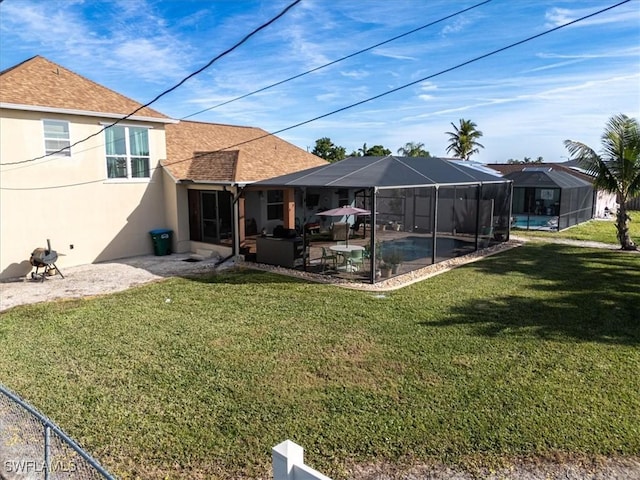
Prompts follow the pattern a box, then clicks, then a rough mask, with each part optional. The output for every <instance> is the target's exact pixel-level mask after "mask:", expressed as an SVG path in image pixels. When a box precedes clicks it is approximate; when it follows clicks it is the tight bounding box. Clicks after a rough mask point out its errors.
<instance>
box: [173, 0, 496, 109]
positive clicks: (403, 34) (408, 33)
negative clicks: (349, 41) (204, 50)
mask: <svg viewBox="0 0 640 480" xmlns="http://www.w3.org/2000/svg"><path fill="white" fill-rule="evenodd" d="M491 1H492V0H485V1H484V2H480V3H477V4H476V5H473V6H471V7H469V8H465V9H464V10H459V11H457V12H455V13H452V14H451V15H447V16H446V17H442V18H440V19H439V20H435V21H433V22H430V23H427V24H425V25H422V26H421V27H417V28H414V29H413V30H410V31H408V32H405V33H402V34H400V35H397V36H395V37H393V38H390V39H388V40H385V41H383V42H380V43H376V44H375V45H371V46H370V47H367V48H363V49H362V50H358V51H357V52H354V53H351V54H349V55H346V56H344V57H341V58H338V59H337V60H333V61H332V62H329V63H325V64H324V65H321V66H319V67H315V68H312V69H311V70H307V71H306V72H303V73H299V74H297V75H294V76H293V77H289V78H287V79H285V80H280V81H279V82H276V83H272V84H271V85H267V86H266V87H262V88H259V89H258V90H254V91H253V92H249V93H245V94H244V95H240V96H239V97H235V98H232V99H231V100H227V101H226V102H222V103H219V104H217V105H214V106H213V107H208V108H205V109H203V110H199V111H197V112H195V113H192V114H190V115H187V116H186V117H182V118H181V119H180V120H186V119H187V118H191V117H195V116H196V115H200V114H201V113H204V112H208V111H209V110H213V109H214V108H218V107H222V106H223V105H228V104H230V103H233V102H236V101H238V100H242V99H243V98H247V97H250V96H251V95H255V94H256V93H261V92H264V91H265V90H269V89H271V88H273V87H277V86H278V85H282V84H283V83H287V82H290V81H291V80H295V79H297V78H300V77H304V76H305V75H308V74H310V73H314V72H317V71H318V70H322V69H323V68H326V67H330V66H331V65H335V64H336V63H339V62H342V61H343V60H347V59H349V58H352V57H355V56H356V55H360V54H361V53H365V52H368V51H369V50H373V49H374V48H377V47H380V46H382V45H385V44H387V43H391V42H393V41H395V40H398V39H399V38H402V37H406V36H408V35H411V34H413V33H416V32H418V31H420V30H424V29H425V28H427V27H431V26H433V25H435V24H437V23H441V22H444V21H445V20H449V19H450V18H453V17H455V16H457V15H461V14H463V13H465V12H468V11H469V10H473V9H474V8H478V7H480V6H482V5H485V4H487V3H489V2H491Z"/></svg>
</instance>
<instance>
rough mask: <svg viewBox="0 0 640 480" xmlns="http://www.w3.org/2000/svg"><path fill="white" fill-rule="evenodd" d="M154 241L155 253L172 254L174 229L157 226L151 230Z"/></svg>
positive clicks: (150, 233)
mask: <svg viewBox="0 0 640 480" xmlns="http://www.w3.org/2000/svg"><path fill="white" fill-rule="evenodd" d="M149 235H151V241H152V242H153V253H154V254H155V255H158V256H160V255H171V239H172V237H173V231H172V230H168V229H166V228H156V229H155V230H151V231H150V232H149Z"/></svg>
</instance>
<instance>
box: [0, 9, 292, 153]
mask: <svg viewBox="0 0 640 480" xmlns="http://www.w3.org/2000/svg"><path fill="white" fill-rule="evenodd" d="M301 1H302V0H295V1H294V2H293V3H291V4H290V5H288V6H287V7H286V8H285V9H284V10H282V11H281V12H280V13H279V14H278V15H276V16H275V17H273V18H272V19H271V20H269V21H268V22H266V23H263V24H262V25H260V26H259V27H258V28H256V29H254V30H253V31H251V32H250V33H248V34H247V35H245V37H244V38H243V39H242V40H240V41H239V42H238V43H236V44H235V45H233V46H232V47H230V48H228V49H227V50H225V51H224V52H222V53H220V54H219V55H217V56H216V57H214V58H212V59H211V60H210V61H209V63H207V64H206V65H204V66H203V67H201V68H199V69H198V70H196V71H195V72H193V73H191V74H189V75H187V76H186V77H185V78H183V79H182V80H180V81H179V82H178V83H177V84H175V85H174V86H173V87H171V88H168V89H167V90H165V91H164V92H162V93H160V94H159V95H157V96H156V97H155V98H154V99H153V100H151V101H150V102H147V103H145V104H144V105H141V106H139V107H138V108H136V109H135V110H134V111H133V112H131V113H129V114H127V115H125V116H124V117H122V118H119V119H118V120H116V121H115V122H113V123H111V124H109V125H107V126H105V127H104V128H102V129H100V130H98V131H97V132H96V133H93V134H91V135H89V136H88V137H85V138H83V139H82V140H78V141H77V142H75V143H73V144H71V145H69V146H68V147H64V148H61V149H60V150H56V151H55V152H50V153H47V154H45V155H41V156H39V157H35V158H30V159H28V160H21V161H19V162H7V163H0V165H17V164H20V163H28V162H35V161H36V160H40V159H42V158H46V157H49V156H51V155H55V154H57V153H61V152H63V151H65V150H69V149H71V148H72V147H75V146H76V145H79V144H81V143H84V142H86V141H87V140H89V139H90V138H93V137H95V136H97V135H100V134H101V133H102V132H104V131H105V130H106V129H107V128H111V127H113V126H114V125H117V124H118V123H120V122H122V121H124V120H126V119H127V118H130V117H132V116H133V115H135V114H136V113H138V112H139V111H140V110H142V109H143V108H147V107H148V106H149V105H151V104H153V103H155V102H157V101H158V100H159V99H160V98H162V97H164V96H165V95H167V94H168V93H171V92H173V91H174V90H175V89H176V88H178V87H180V86H181V85H183V84H184V83H185V82H186V81H187V80H189V79H190V78H192V77H195V76H196V75H198V74H200V73H202V72H203V71H204V70H206V69H207V68H209V67H210V66H211V65H213V64H214V63H215V62H216V61H218V60H220V59H221V58H222V57H224V56H225V55H228V54H229V53H231V52H233V51H234V50H235V49H236V48H238V47H239V46H240V45H242V44H243V43H245V42H246V41H247V40H249V39H250V38H251V37H253V36H254V35H255V34H256V33H258V32H260V31H261V30H264V29H265V28H267V27H268V26H269V25H271V24H272V23H274V22H275V21H276V20H278V19H280V18H281V17H282V16H284V15H285V14H286V13H287V12H288V11H289V10H291V9H292V8H293V7H295V6H296V5H297V4H298V3H300V2H301Z"/></svg>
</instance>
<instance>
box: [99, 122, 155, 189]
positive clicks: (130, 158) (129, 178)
mask: <svg viewBox="0 0 640 480" xmlns="http://www.w3.org/2000/svg"><path fill="white" fill-rule="evenodd" d="M103 125H104V126H105V127H107V126H109V125H111V124H106V123H105V124H103ZM118 127H120V128H124V129H125V133H124V141H125V154H124V155H117V154H113V155H109V153H108V150H107V149H108V146H107V142H108V140H107V130H105V132H104V141H105V171H106V172H105V173H106V179H107V182H116V183H117V182H149V181H150V179H151V141H150V135H149V130H151V129H152V127H149V126H146V125H134V124H128V123H118V124H117V125H115V126H113V127H110V128H118ZM131 128H139V129H144V130H147V150H148V155H131V145H130V137H129V132H130V130H129V129H131ZM109 157H118V158H122V159H124V161H125V168H126V173H127V176H126V177H109V165H108V158H109ZM139 158H142V159H144V158H146V159H147V169H148V172H149V175H148V176H146V177H134V176H132V170H133V169H132V163H131V162H132V161H133V160H135V159H139Z"/></svg>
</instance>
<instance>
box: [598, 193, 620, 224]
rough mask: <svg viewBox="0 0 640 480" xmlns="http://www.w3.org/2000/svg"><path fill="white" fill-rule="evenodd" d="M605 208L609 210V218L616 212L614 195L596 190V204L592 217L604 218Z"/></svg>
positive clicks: (616, 202)
mask: <svg viewBox="0 0 640 480" xmlns="http://www.w3.org/2000/svg"><path fill="white" fill-rule="evenodd" d="M605 208H607V209H608V210H609V215H610V216H613V214H614V213H615V212H616V211H617V210H618V201H617V199H616V194H615V193H609V192H605V191H603V190H598V191H597V192H596V204H595V212H594V213H593V216H594V217H595V218H606V217H607V215H606V214H605V210H604V209H605Z"/></svg>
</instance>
